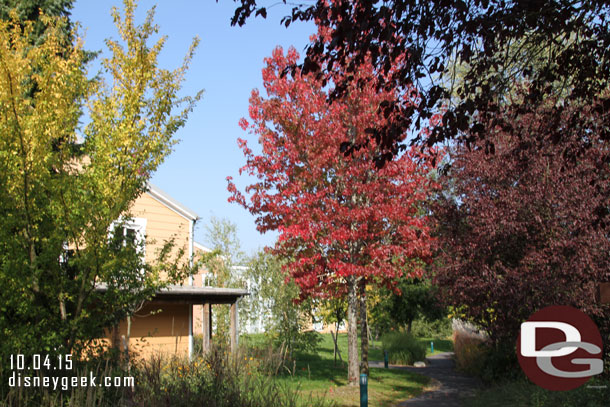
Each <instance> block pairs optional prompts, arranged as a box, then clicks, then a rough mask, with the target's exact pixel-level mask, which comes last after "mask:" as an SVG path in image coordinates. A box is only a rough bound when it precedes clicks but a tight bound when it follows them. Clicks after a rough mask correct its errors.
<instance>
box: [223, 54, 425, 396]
mask: <svg viewBox="0 0 610 407" xmlns="http://www.w3.org/2000/svg"><path fill="white" fill-rule="evenodd" d="M298 58H299V56H298V54H297V52H296V51H295V50H294V49H290V50H288V52H287V53H286V54H284V52H283V50H282V49H281V48H277V49H275V50H274V51H273V55H272V57H271V58H267V59H266V60H265V62H266V67H265V68H264V69H263V82H264V87H265V90H266V92H267V96H266V97H263V96H261V95H260V93H259V92H258V91H257V90H254V91H253V92H252V96H251V98H250V108H249V113H250V120H251V121H248V120H246V119H242V120H241V122H240V124H241V126H242V128H243V129H244V130H249V131H250V132H251V133H253V134H255V135H258V137H259V140H258V141H259V143H260V144H261V147H262V152H261V153H260V154H255V153H254V152H253V151H252V150H251V149H250V148H249V147H248V144H247V142H246V141H245V140H242V139H239V145H240V147H241V148H242V150H243V151H244V154H245V156H246V165H245V166H244V167H243V168H241V170H240V172H242V171H245V172H246V173H248V174H250V175H253V176H255V177H257V178H258V181H257V182H255V183H253V184H251V185H249V186H248V187H246V189H245V193H246V195H247V196H246V195H244V194H243V193H241V192H240V191H238V190H237V188H236V186H235V185H234V184H233V182H232V180H231V179H230V178H229V179H228V181H229V191H230V192H231V197H230V198H229V200H230V201H233V202H237V203H239V204H241V205H242V206H244V207H245V208H247V209H248V210H250V212H251V213H253V214H254V215H256V216H257V221H256V222H257V227H258V229H259V231H261V232H264V231H267V230H277V231H279V233H280V236H279V239H278V242H277V244H276V245H275V248H274V250H275V253H276V254H278V255H280V256H282V257H283V258H285V259H287V263H286V266H285V270H286V271H287V272H289V273H290V275H291V276H292V277H293V278H294V281H295V282H296V283H297V285H298V286H299V287H300V290H301V298H306V297H308V296H322V297H324V296H329V295H338V296H345V297H347V303H348V310H347V320H348V342H349V345H348V353H349V356H348V359H349V363H348V380H349V382H350V383H352V384H355V383H356V382H357V379H358V351H357V319H358V317H357V312H358V307H359V302H360V301H359V299H361V298H362V296H363V293H364V289H363V287H364V285H365V284H366V283H376V284H382V283H385V282H387V281H389V280H390V279H393V278H394V277H396V276H398V275H401V274H403V273H405V272H408V273H411V274H419V273H421V272H422V270H421V268H420V267H419V266H420V264H421V262H420V261H419V259H427V258H428V256H429V254H430V237H429V228H428V225H427V217H426V216H425V214H424V213H422V211H421V210H420V203H421V202H422V200H423V199H424V198H425V197H426V193H427V191H428V189H429V188H430V187H431V186H432V183H433V182H432V181H431V179H429V178H428V177H427V174H428V173H429V171H430V170H431V168H432V160H431V157H430V156H428V155H424V154H422V153H421V152H419V151H418V150H415V149H410V150H409V151H406V152H405V153H404V154H403V155H401V156H400V157H396V158H395V159H393V160H391V161H390V162H388V164H387V165H386V166H385V167H384V168H383V169H378V168H376V167H375V164H374V162H373V160H372V158H373V157H374V156H375V154H377V153H378V152H379V145H378V144H377V143H376V142H375V141H374V140H370V139H369V137H368V135H367V133H366V129H367V128H368V127H369V126H370V125H371V124H381V123H380V121H381V120H383V121H385V122H386V123H389V124H390V125H391V122H392V120H394V118H393V117H391V116H390V117H387V118H383V119H382V116H380V115H378V111H379V109H381V108H382V107H383V106H384V104H385V103H388V101H389V100H391V99H392V98H395V97H398V95H396V93H395V92H394V90H393V89H387V90H381V91H378V90H377V89H376V88H375V86H374V83H373V81H372V78H373V77H374V75H375V74H376V72H375V71H374V70H373V67H372V65H371V64H370V63H369V64H366V63H364V64H362V65H361V67H360V68H359V70H358V71H357V72H356V73H355V75H356V76H357V77H356V78H355V79H356V80H355V81H354V86H351V87H349V88H348V89H346V92H345V97H344V98H342V99H341V100H338V101H336V102H335V103H333V104H332V105H330V106H329V105H328V104H327V103H326V99H327V97H328V92H329V89H328V88H325V87H324V84H323V82H322V81H320V80H318V79H316V77H315V76H314V75H305V74H300V72H299V71H298V70H297V71H296V72H295V73H294V75H292V76H288V75H284V74H283V72H284V71H285V69H287V68H288V67H290V66H293V65H294V64H295V63H296V62H297V60H298ZM330 91H332V90H330ZM401 97H402V98H404V99H405V103H412V104H416V95H415V94H414V93H404V94H402V96H401ZM346 137H347V138H348V139H350V140H352V141H353V142H354V143H358V144H361V145H362V147H361V148H359V149H356V150H355V151H353V153H352V154H350V155H338V154H337V149H339V147H340V145H341V143H342V142H343V141H345V139H346ZM365 140H368V142H366V143H365ZM363 303H364V302H363ZM365 315H366V309H365V308H363V313H362V316H361V318H360V319H361V323H365V321H366V317H365ZM365 336H366V335H365ZM363 345H364V348H363V369H364V370H366V369H367V368H368V361H367V359H366V358H367V348H366V341H365V342H363Z"/></svg>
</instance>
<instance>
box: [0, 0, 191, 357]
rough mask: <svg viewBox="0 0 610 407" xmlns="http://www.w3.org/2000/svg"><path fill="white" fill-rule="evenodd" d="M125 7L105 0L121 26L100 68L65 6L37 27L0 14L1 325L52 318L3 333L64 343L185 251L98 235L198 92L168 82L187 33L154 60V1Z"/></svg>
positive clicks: (158, 159)
mask: <svg viewBox="0 0 610 407" xmlns="http://www.w3.org/2000/svg"><path fill="white" fill-rule="evenodd" d="M134 11H135V4H134V2H133V1H130V0H126V1H125V10H124V12H123V13H119V12H118V11H117V10H114V11H113V16H114V20H115V23H116V26H117V30H118V33H119V39H118V40H108V41H107V45H108V56H107V57H106V58H104V59H103V61H102V67H103V72H102V73H101V75H100V77H101V78H103V79H98V78H95V79H89V78H88V77H87V71H86V60H87V55H86V53H85V52H84V51H83V49H82V41H81V40H80V39H79V38H78V36H77V34H76V33H75V32H74V33H72V36H68V37H69V38H71V39H72V40H71V41H72V42H71V43H69V42H68V43H67V41H68V37H67V36H66V33H65V27H66V21H65V20H62V19H59V18H53V17H48V16H42V17H40V18H41V21H42V22H43V24H42V25H43V26H44V27H47V28H46V30H45V31H44V32H43V33H42V35H39V36H36V35H34V26H35V24H36V22H30V21H21V20H18V18H17V15H16V14H15V13H13V14H12V19H11V20H9V21H4V20H1V19H0V287H4V288H6V289H5V290H4V292H2V293H0V305H1V306H2V307H4V308H6V309H7V312H6V315H9V314H10V315H13V316H11V318H13V319H7V318H5V317H4V316H2V315H0V332H2V333H7V332H9V331H10V332H13V333H14V332H15V329H17V328H16V327H15V326H14V325H11V324H13V322H11V321H13V320H20V321H22V322H23V323H22V327H20V328H18V330H19V332H21V333H20V334H19V335H17V334H14V336H18V337H19V338H25V337H30V336H35V335H33V332H32V331H31V329H34V328H33V327H35V326H36V321H41V320H45V321H47V322H48V323H46V325H47V328H48V330H49V333H48V335H46V334H45V335H46V336H45V338H46V339H41V340H40V343H38V345H37V344H36V341H32V343H29V342H24V341H22V340H19V341H21V342H20V344H19V345H16V344H17V342H19V341H17V339H16V341H17V342H14V343H13V342H12V343H11V344H9V345H6V346H7V347H10V346H13V345H14V346H15V347H21V350H22V351H25V350H24V349H25V348H23V347H22V346H25V345H23V344H24V343H26V344H27V346H30V347H31V349H34V348H35V347H36V346H38V350H40V349H42V348H44V346H49V345H52V346H51V347H52V348H59V347H60V346H66V347H68V348H70V347H71V346H73V345H74V344H75V343H77V342H78V341H82V340H86V339H87V338H91V337H93V336H92V335H96V334H100V329H101V328H103V327H105V326H108V325H109V324H113V323H116V322H117V321H118V319H120V318H122V317H123V316H124V315H126V314H127V313H128V312H129V310H130V309H131V308H130V307H132V306H133V304H134V303H139V302H141V301H142V300H143V299H145V298H147V296H148V297H149V296H150V295H152V293H154V291H155V290H156V289H157V288H158V287H159V286H160V285H162V284H167V283H172V282H175V281H160V279H159V275H160V274H161V273H160V267H165V268H166V271H168V270H169V271H168V272H167V273H166V275H170V276H171V277H172V278H174V280H181V279H184V277H185V274H186V273H188V272H189V270H187V269H188V267H182V266H181V265H183V263H180V261H181V260H183V259H175V258H172V259H170V260H168V259H167V258H165V257H163V256H162V255H160V256H159V264H157V265H155V267H152V266H151V265H144V264H143V260H142V257H141V254H140V252H139V251H138V250H137V247H126V246H128V245H123V246H121V245H118V246H117V245H115V246H116V247H113V246H112V243H111V242H109V240H111V239H109V232H110V227H111V225H112V224H113V222H115V221H116V220H117V219H119V217H120V216H122V217H123V219H125V218H127V217H128V212H129V209H130V206H131V205H132V203H133V202H134V200H135V199H136V198H137V197H138V196H139V195H140V194H141V193H142V192H143V190H144V189H145V188H146V185H147V182H148V180H149V179H150V176H151V175H152V173H153V172H154V171H155V170H156V169H157V168H158V166H159V165H160V164H161V163H162V162H163V160H164V159H165V157H167V155H168V154H169V153H170V152H171V150H172V146H173V145H174V143H175V142H176V141H175V138H174V136H175V133H176V131H177V130H178V129H179V128H180V127H181V126H182V125H184V123H185V120H186V118H187V115H188V113H189V112H190V111H191V110H192V108H193V106H194V104H195V102H196V101H197V100H198V99H199V98H200V97H201V92H199V93H197V94H196V95H195V96H193V97H182V96H181V95H180V96H179V93H180V91H181V88H182V84H183V81H184V76H185V73H186V71H187V69H188V65H189V63H190V61H191V59H192V57H193V52H194V49H195V47H196V45H197V40H195V41H193V44H191V46H190V48H189V49H188V51H187V54H186V57H185V59H184V62H183V63H182V65H180V66H179V67H178V68H176V69H174V70H167V69H163V68H160V67H159V64H158V56H159V53H160V52H161V50H162V48H163V44H164V41H165V40H164V38H163V37H162V38H161V39H160V40H159V41H157V42H156V43H154V44H152V45H150V44H149V42H150V40H151V36H152V35H154V34H156V33H157V31H158V28H157V27H156V26H155V25H154V22H153V15H154V13H153V11H150V12H149V13H148V15H147V17H146V19H145V21H144V23H143V24H141V25H136V23H135V21H134ZM62 30H64V31H62ZM82 122H84V126H83V125H82V124H81V123H82ZM81 132H82V133H84V134H82V136H80V135H79V136H77V134H78V133H81ZM134 246H135V244H134ZM171 246H172V242H168V243H167V244H166V245H165V246H164V247H167V248H168V249H166V252H169V251H170V249H169V248H170V247H171ZM183 257H184V256H183ZM100 282H103V283H105V284H107V287H108V290H107V291H106V293H105V294H104V295H102V294H100V293H98V292H96V291H95V285H96V284H98V283H100ZM100 309H101V311H103V313H100ZM3 315H4V313H3ZM28 330H30V331H28ZM26 331H27V332H26ZM51 331H52V333H50V332H51ZM45 341H46V342H45ZM43 345H44V346H43ZM1 350H2V349H0V351H1Z"/></svg>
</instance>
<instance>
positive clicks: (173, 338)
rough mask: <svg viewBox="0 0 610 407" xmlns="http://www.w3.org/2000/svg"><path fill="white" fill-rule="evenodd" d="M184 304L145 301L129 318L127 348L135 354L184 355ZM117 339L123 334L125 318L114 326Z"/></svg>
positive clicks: (186, 338) (186, 342)
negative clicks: (129, 331)
mask: <svg viewBox="0 0 610 407" xmlns="http://www.w3.org/2000/svg"><path fill="white" fill-rule="evenodd" d="M189 307H190V305H188V304H162V305H160V304H155V303H149V304H147V305H145V306H144V307H143V308H142V310H140V311H139V312H137V313H136V316H135V317H132V319H131V321H132V322H131V335H130V341H129V348H130V350H131V351H133V352H135V353H136V354H137V355H138V356H139V357H143V358H146V357H148V356H151V355H153V354H159V353H163V354H166V355H174V354H175V355H179V356H187V355H188V349H189V332H188V326H189V322H188V317H189ZM118 333H119V337H118V338H119V339H120V338H121V336H122V335H126V334H127V321H122V322H121V323H120V325H119V328H118Z"/></svg>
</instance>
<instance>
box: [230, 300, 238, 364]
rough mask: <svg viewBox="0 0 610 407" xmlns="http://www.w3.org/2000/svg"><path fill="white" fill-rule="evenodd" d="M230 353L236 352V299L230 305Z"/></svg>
mask: <svg viewBox="0 0 610 407" xmlns="http://www.w3.org/2000/svg"><path fill="white" fill-rule="evenodd" d="M230 335H231V352H235V351H236V350H237V299H235V302H232V303H231V327H230Z"/></svg>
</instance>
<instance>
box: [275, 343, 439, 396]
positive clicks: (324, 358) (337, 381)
mask: <svg viewBox="0 0 610 407" xmlns="http://www.w3.org/2000/svg"><path fill="white" fill-rule="evenodd" d="M338 345H339V350H340V352H341V356H342V358H343V363H341V361H340V360H339V358H338V357H337V363H336V364H335V362H334V358H333V349H334V346H333V340H332V338H331V335H330V334H325V335H322V341H321V343H320V345H319V348H318V351H317V353H316V354H305V353H299V354H296V355H295V362H294V363H293V366H292V367H290V366H288V367H287V368H286V369H285V371H284V373H285V374H283V375H282V376H279V377H277V378H276V379H275V380H276V381H277V382H278V383H279V384H281V385H286V386H289V387H290V388H293V389H298V391H299V392H301V393H302V394H303V395H304V396H305V395H307V396H309V395H311V396H313V397H323V398H324V399H326V400H328V401H330V400H332V401H334V402H335V405H336V406H337V407H348V406H359V405H360V403H359V400H360V393H359V391H360V390H359V387H358V386H347V367H346V364H347V335H346V334H339V340H338ZM369 359H370V360H383V351H382V349H381V343H380V342H373V343H372V344H371V349H370V353H369ZM428 383H429V379H428V378H426V377H424V376H421V375H418V374H414V373H410V372H407V371H402V370H393V369H392V370H390V369H371V370H370V377H369V386H368V394H369V406H371V407H377V406H379V407H385V406H392V405H395V404H396V403H397V402H398V401H401V400H405V399H408V398H410V397H414V396H416V395H418V394H420V393H421V392H422V391H423V389H424V387H425V386H426V385H427V384H428Z"/></svg>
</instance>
